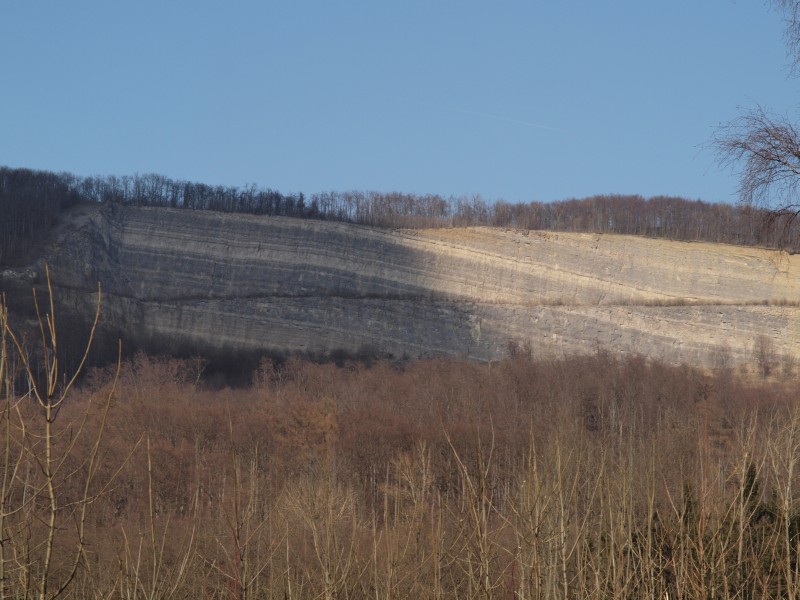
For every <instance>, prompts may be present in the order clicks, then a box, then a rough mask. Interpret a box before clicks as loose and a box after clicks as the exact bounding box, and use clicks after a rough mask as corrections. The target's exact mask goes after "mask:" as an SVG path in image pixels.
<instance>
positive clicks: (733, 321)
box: [4, 206, 800, 365]
mask: <svg viewBox="0 0 800 600" xmlns="http://www.w3.org/2000/svg"><path fill="white" fill-rule="evenodd" d="M46 260H47V261H48V262H49V264H50V268H51V271H52V273H53V282H54V285H55V287H56V288H57V291H58V293H59V295H60V296H61V297H63V298H66V299H67V301H68V303H70V304H71V305H73V306H75V307H76V308H78V309H79V310H83V311H86V310H87V309H88V307H89V306H90V305H91V303H92V301H93V298H94V292H95V291H96V286H97V282H100V284H101V286H102V289H103V294H104V309H103V310H104V319H105V320H106V322H107V323H109V324H110V325H113V326H114V327H116V328H117V329H119V330H120V331H123V332H124V335H125V336H127V337H129V338H130V339H131V340H134V341H135V342H136V343H144V344H147V343H148V342H149V341H154V340H158V341H159V343H161V344H163V343H165V341H168V342H169V343H172V344H174V345H175V347H180V348H185V347H197V348H202V349H212V350H215V351H219V352H225V351H228V350H230V349H236V350H245V351H248V352H251V351H252V352H267V351H302V352H309V353H318V354H325V353H331V352H334V351H337V350H342V351H346V352H349V353H357V352H359V351H363V350H365V349H370V350H372V351H376V352H379V353H388V354H391V355H394V356H397V357H400V356H409V357H417V356H431V355H442V354H443V355H450V356H464V357H470V358H476V359H480V360H492V359H497V358H500V357H502V356H504V355H505V354H506V353H507V351H508V347H509V343H510V342H513V343H515V344H527V345H529V346H530V347H531V348H532V349H533V351H534V353H537V352H538V353H540V354H548V355H551V354H564V353H573V352H591V351H594V350H595V349H596V348H598V347H604V348H607V349H609V350H611V351H614V352H623V353H627V354H631V353H638V354H642V355H644V356H648V357H656V358H661V359H666V360H669V361H672V362H690V363H694V364H705V365H713V364H718V363H720V362H725V363H726V364H736V363H741V362H745V361H749V360H751V359H752V356H751V355H752V348H753V345H754V341H755V340H756V339H757V338H758V337H759V336H766V337H767V338H768V339H769V340H771V342H772V344H773V345H774V348H775V350H776V352H777V353H778V354H779V355H784V356H787V357H798V356H800V337H799V336H798V323H800V321H798V318H799V317H800V309H798V308H797V302H798V301H800V279H799V278H798V274H799V273H800V271H799V269H800V263H798V261H799V260H800V257H795V256H787V255H786V254H780V253H777V252H772V251H767V250H759V249H754V248H745V247H739V246H723V245H715V244H706V243H686V242H671V241H666V240H656V239H648V238H640V237H629V236H617V235H592V234H567V233H552V232H520V231H512V230H502V229H491V228H469V229H432V230H415V231H388V230H377V229H371V228H367V227H362V226H356V225H349V224H343V223H330V222H323V221H313V220H297V219H289V218H281V217H256V216H251V215H235V214H220V213H211V212H199V211H186V210H170V209H160V208H132V207H121V206H111V207H109V206H105V207H94V206H92V207H87V206H83V207H80V208H78V209H77V210H75V211H74V212H72V213H70V214H68V215H67V216H66V217H65V219H64V220H63V222H62V223H61V225H60V226H59V228H58V230H57V231H56V234H55V235H54V238H53V241H52V243H51V245H50V247H49V249H48V251H47V253H46ZM11 276H12V275H11V274H7V276H6V277H5V278H4V281H5V280H6V279H8V278H10V277H11Z"/></svg>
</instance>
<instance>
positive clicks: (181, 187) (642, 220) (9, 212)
mask: <svg viewBox="0 0 800 600" xmlns="http://www.w3.org/2000/svg"><path fill="white" fill-rule="evenodd" d="M81 202H94V203H121V204H128V205H132V206H163V207H170V208H181V209H186V210H213V211H221V212H239V213H250V214H257V215H278V216H288V217H296V218H305V219H325V220H334V221H345V222H351V223H359V224H363V225H370V226H376V227H393V228H394V227H396V228H403V227H412V228H417V227H462V226H475V225H489V226H497V227H513V228H518V229H541V230H556V231H578V232H593V233H619V234H631V235H648V236H657V237H664V238H669V239H675V240H702V241H709V242H721V243H732V244H743V245H756V246H765V247H782V248H787V249H790V250H792V251H794V250H796V249H798V248H800V233H799V232H800V228H798V227H797V226H796V225H795V224H794V221H793V219H791V218H789V217H791V215H777V216H775V215H771V214H770V213H769V212H768V211H766V210H762V209H757V208H753V207H750V206H731V205H728V204H710V203H705V202H701V201H699V200H694V201H692V200H687V199H684V198H674V197H665V196H657V197H653V198H649V199H645V198H643V197H641V196H630V195H628V196H626V195H603V196H592V197H589V198H583V199H579V200H578V199H573V200H563V201H559V202H551V203H541V202H529V203H517V204H512V203H509V202H504V201H502V200H497V201H494V202H489V201H486V200H484V199H482V198H480V197H479V196H472V197H464V196H459V197H448V198H443V197H441V196H437V195H415V194H402V193H380V192H323V193H318V194H313V195H312V196H310V197H306V196H304V195H303V194H302V193H298V194H282V193H280V192H277V191H275V190H271V189H268V188H267V189H265V188H259V187H257V186H255V185H249V186H245V187H230V186H211V185H206V184H202V183H192V182H188V181H179V180H173V179H169V178H167V177H163V176H161V175H153V174H148V175H134V176H123V177H115V176H109V177H77V176H75V175H71V174H69V173H58V174H57V173H50V172H46V171H33V170H28V169H12V168H8V167H0V264H11V263H13V262H15V261H20V260H24V258H25V256H26V255H27V254H28V253H29V252H30V251H31V249H32V248H34V247H35V242H36V241H37V240H40V239H42V238H43V236H45V235H46V232H47V231H48V230H49V228H50V227H51V226H52V225H53V223H55V222H56V221H57V220H58V218H59V215H60V214H61V213H62V212H63V211H65V210H67V209H69V208H70V207H71V206H74V205H75V204H78V203H81ZM770 217H772V218H770Z"/></svg>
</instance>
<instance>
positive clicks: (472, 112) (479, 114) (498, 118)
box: [411, 100, 567, 133]
mask: <svg viewBox="0 0 800 600" xmlns="http://www.w3.org/2000/svg"><path fill="white" fill-rule="evenodd" d="M411 102H413V103H414V104H419V105H421V106H430V107H433V108H440V109H442V110H449V111H452V112H458V113H462V114H465V115H473V116H476V117H484V118H485V119H494V120H495V121H505V122H506V123H514V124H516V125H525V126H526V127H533V128H534V129H546V130H547V131H558V132H560V133H567V130H566V129H559V128H558V127H550V126H548V125H540V124H539V123H531V122H530V121H520V120H519V119H509V118H508V117H502V116H500V115H493V114H490V113H484V112H478V111H475V110H466V109H464V108H457V107H455V106H444V105H443V104H434V103H432V102H420V101H419V100H411Z"/></svg>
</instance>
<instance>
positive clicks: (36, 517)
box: [0, 309, 800, 599]
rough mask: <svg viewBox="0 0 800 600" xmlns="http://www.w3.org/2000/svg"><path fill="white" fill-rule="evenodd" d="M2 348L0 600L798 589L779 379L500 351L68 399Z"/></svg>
mask: <svg viewBox="0 0 800 600" xmlns="http://www.w3.org/2000/svg"><path fill="white" fill-rule="evenodd" d="M43 312H47V311H46V310H44V309H43ZM48 314H49V313H48ZM52 322H53V321H52V319H51V318H50V317H49V316H46V315H43V329H42V335H43V345H44V350H42V352H43V353H44V355H48V354H47V351H50V352H52V354H50V355H49V356H51V357H55V356H56V355H57V352H55V351H54V350H57V349H56V348H54V346H56V343H57V337H56V336H55V335H53V334H52V331H51V329H50V324H52ZM0 331H2V333H3V336H2V360H0V366H2V371H0V381H2V383H3V388H2V396H0V400H1V401H2V406H1V407H0V408H2V411H1V412H0V441H2V450H0V451H2V453H3V456H4V458H3V461H2V472H0V483H2V498H0V530H1V531H2V536H0V582H1V584H2V585H0V597H2V598H54V597H64V598H298V599H299V598H326V599H327V598H392V597H395V598H416V597H419V598H671V599H672V598H693V599H694V598H754V597H758V598H794V597H797V594H798V591H800V582H798V577H800V569H798V560H800V554H798V543H800V505H798V499H799V498H800V496H798V489H797V486H798V469H799V468H800V465H798V460H799V459H800V406H798V404H797V400H796V398H797V397H798V392H800V386H799V385H798V384H797V383H795V382H793V381H788V382H787V381H783V382H781V383H777V382H772V383H767V382H759V383H754V382H753V381H746V380H742V379H739V378H738V377H737V375H736V374H735V373H732V372H730V371H728V370H725V369H721V370H719V371H718V372H717V373H715V374H707V373H703V372H701V371H698V370H695V369H692V368H689V367H673V366H667V365H664V364H659V363H653V362H649V361H647V360H645V359H643V358H631V359H626V360H621V359H616V358H614V357H612V356H610V355H609V354H607V353H604V352H602V351H598V352H597V353H595V354H594V355H592V356H584V357H574V358H564V359H558V360H544V359H541V360H540V359H537V358H536V357H535V356H533V355H532V353H531V352H530V350H529V349H526V348H521V347H512V348H510V354H509V357H508V358H507V359H506V360H503V361H501V362H499V363H493V364H474V363H465V362H454V361H447V360H426V361H418V362H415V363H412V364H409V365H406V366H404V367H402V368H400V367H397V366H396V365H392V364H390V363H384V362H381V363H377V364H375V365H373V366H371V367H370V368H367V367H364V366H362V365H357V364H347V365H345V366H344V367H337V366H335V365H332V364H313V363H310V362H305V361H301V360H296V359H294V360H289V361H288V362H286V363H285V364H282V365H276V364H274V363H272V362H270V361H264V362H262V364H261V365H260V367H259V369H258V370H257V371H256V372H255V373H254V375H253V382H252V385H251V386H249V387H247V388H242V389H235V390H234V389H221V390H220V389H216V390H212V389H208V388H207V387H206V386H205V384H204V383H203V378H202V368H203V363H202V361H199V360H177V359H167V358H155V357H149V356H146V355H143V354H140V355H137V356H136V357H134V358H133V359H131V360H129V361H126V362H124V363H123V364H121V365H120V366H119V368H118V369H114V368H111V369H106V370H96V371H93V372H91V373H88V374H87V376H86V377H85V378H84V379H83V381H82V384H81V386H80V387H72V388H70V387H68V385H67V384H68V379H65V378H64V377H63V376H61V375H60V374H59V373H58V367H57V364H56V363H54V362H53V361H52V360H51V361H50V363H49V364H50V366H51V367H52V368H51V369H50V370H47V369H45V370H44V372H42V371H37V370H36V368H34V367H33V366H32V363H28V362H27V361H28V358H27V357H28V355H27V349H26V348H24V347H22V346H21V345H17V342H16V340H15V339H14V337H13V336H12V333H13V329H12V328H10V326H9V324H8V321H7V313H6V312H5V310H3V311H0ZM26 371H27V372H26ZM14 383H16V385H14ZM33 383H36V384H37V386H39V387H36V388H34V387H30V386H31V385H32V384H33Z"/></svg>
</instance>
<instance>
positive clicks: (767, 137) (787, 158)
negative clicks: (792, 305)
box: [712, 0, 800, 226]
mask: <svg viewBox="0 0 800 600" xmlns="http://www.w3.org/2000/svg"><path fill="white" fill-rule="evenodd" d="M769 4H771V5H772V6H774V7H775V8H776V9H777V10H778V11H779V12H781V13H783V18H784V24H785V32H784V36H785V40H786V47H787V53H788V55H789V59H790V62H791V65H792V67H791V69H792V74H793V75H798V74H800V72H798V69H799V68H800V0H770V1H769ZM712 145H713V146H714V147H715V149H716V150H717V152H718V154H719V161H720V164H722V165H723V166H732V167H734V168H737V169H738V170H739V178H740V184H739V194H740V197H741V200H742V202H744V203H746V204H752V203H758V202H760V203H763V204H765V205H766V206H768V207H771V208H772V209H774V213H773V214H772V215H771V219H772V220H773V221H775V220H777V221H779V222H781V221H782V222H783V223H784V224H787V226H788V224H791V223H792V222H793V221H794V220H795V219H796V218H797V217H798V215H800V202H798V200H797V191H798V189H799V188H800V132H799V131H798V129H797V126H796V125H795V124H794V123H793V122H792V121H791V120H790V118H789V117H786V116H781V115H777V114H774V113H772V112H770V111H768V110H766V109H765V108H763V107H762V106H756V107H755V108H753V109H750V110H748V111H746V112H745V113H743V114H742V115H740V116H739V117H738V118H736V119H734V120H733V121H731V122H729V123H727V124H725V125H722V126H721V127H720V128H719V130H718V131H717V134H716V135H715V136H714V138H713V140H712Z"/></svg>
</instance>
